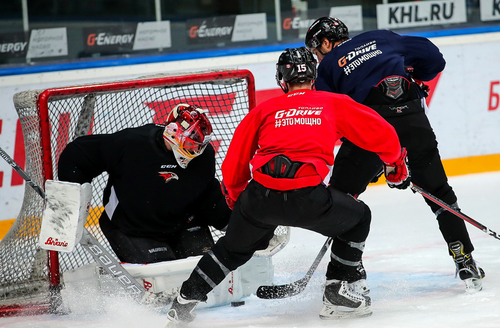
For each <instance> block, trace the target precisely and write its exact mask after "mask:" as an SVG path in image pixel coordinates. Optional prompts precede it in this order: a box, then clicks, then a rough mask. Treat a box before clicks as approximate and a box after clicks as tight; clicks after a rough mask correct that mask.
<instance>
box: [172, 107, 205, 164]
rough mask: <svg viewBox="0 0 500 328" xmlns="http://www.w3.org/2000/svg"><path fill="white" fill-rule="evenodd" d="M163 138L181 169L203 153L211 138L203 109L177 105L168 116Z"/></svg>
mask: <svg viewBox="0 0 500 328" xmlns="http://www.w3.org/2000/svg"><path fill="white" fill-rule="evenodd" d="M165 124H166V126H165V130H164V132H163V138H164V139H165V140H166V141H167V142H168V143H169V144H170V145H171V146H172V151H173V152H174V156H175V159H176V160H177V163H179V165H180V166H181V167H182V168H186V167H187V165H188V164H189V162H190V161H191V160H192V159H193V158H195V157H196V156H199V155H201V154H202V153H203V151H204V150H205V148H206V147H207V145H208V143H209V142H210V140H211V138H212V124H211V123H210V121H209V120H208V118H207V115H206V114H205V112H204V111H203V109H201V108H198V107H195V106H192V105H189V104H179V105H177V106H175V107H174V109H173V110H172V111H171V112H170V113H169V114H168V117H167V120H166V122H165Z"/></svg>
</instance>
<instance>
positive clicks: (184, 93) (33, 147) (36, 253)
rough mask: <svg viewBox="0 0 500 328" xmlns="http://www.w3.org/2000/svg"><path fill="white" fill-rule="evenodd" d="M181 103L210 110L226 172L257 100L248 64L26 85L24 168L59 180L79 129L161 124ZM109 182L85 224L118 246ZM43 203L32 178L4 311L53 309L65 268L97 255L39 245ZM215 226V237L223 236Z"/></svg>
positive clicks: (2, 298) (1, 263)
mask: <svg viewBox="0 0 500 328" xmlns="http://www.w3.org/2000/svg"><path fill="white" fill-rule="evenodd" d="M178 103H190V104H195V105H197V106H199V107H201V108H203V109H205V110H207V111H208V116H209V119H210V121H211V123H212V125H213V130H214V137H213V139H212V145H213V146H214V148H215V150H216V168H217V170H216V174H217V177H218V178H219V180H221V179H222V176H221V172H220V167H221V164H222V161H223V159H224V157H225V154H226V152H227V149H228V146H229V143H230V141H231V138H232V135H233V133H234V129H235V128H236V127H237V125H238V124H239V122H240V121H241V120H242V119H243V117H244V116H245V115H246V114H247V113H248V111H249V110H251V109H252V108H253V107H255V105H256V98H255V81H254V77H253V75H252V73H251V72H250V71H248V70H238V69H225V70H211V71H202V72H187V73H175V74H158V75H152V76H145V77H140V78H135V79H130V80H123V81H115V82H107V83H97V84H88V85H78V86H69V87H61V88H51V89H46V90H28V91H23V92H19V93H17V94H15V95H14V105H15V108H16V111H17V113H18V116H19V119H20V122H21V126H22V131H23V137H24V145H25V152H26V165H25V171H26V172H27V174H28V175H29V176H30V177H31V179H32V180H33V182H35V183H36V184H38V185H39V186H42V188H43V187H44V186H45V181H46V180H49V179H50V180H57V178H58V168H57V162H58V159H59V156H60V154H61V152H62V151H63V150H64V148H65V147H66V145H67V144H68V143H69V142H71V141H72V140H73V139H74V138H75V137H77V136H79V135H82V134H103V133H113V132H116V131H119V130H122V129H125V128H129V127H136V126H141V125H144V124H147V123H158V124H162V123H164V121H165V119H166V117H167V114H168V113H169V112H170V110H171V109H172V108H173V107H174V106H175V105H176V104H178ZM82 122H84V123H83V124H82ZM85 122H86V123H85ZM82 126H83V130H82ZM106 183H107V174H106V173H103V174H101V175H100V176H98V177H97V178H95V179H93V181H92V189H93V196H92V202H91V209H90V214H89V216H88V218H87V222H86V227H87V229H88V231H89V232H90V233H91V234H92V235H94V237H95V238H96V239H97V240H98V241H99V243H100V244H102V245H103V247H105V248H107V249H109V250H110V251H111V248H110V246H109V244H108V242H107V240H106V239H105V238H104V235H103V234H102V232H101V231H100V228H99V224H98V220H99V216H100V214H101V212H102V210H103V204H102V192H103V190H104V188H105V186H106ZM43 209H44V201H43V200H42V199H41V197H40V196H39V195H38V194H37V193H36V192H35V191H34V190H32V189H31V187H30V186H28V185H26V186H25V192H24V199H23V203H22V206H21V209H20V212H19V215H18V217H17V219H16V221H15V222H14V224H13V226H12V227H11V229H10V230H9V232H8V233H7V235H6V236H5V237H4V239H2V240H1V241H0V267H1V268H2V269H1V270H0V317H1V316H5V315H10V314H17V313H50V312H52V311H53V310H54V304H53V303H52V300H53V298H54V297H53V296H54V295H53V294H54V293H56V292H57V291H58V290H59V289H60V288H61V280H60V275H61V274H62V275H64V272H66V271H69V270H74V269H76V268H79V267H82V266H84V265H87V264H89V263H92V262H93V259H92V257H91V256H90V255H89V254H88V253H86V252H85V250H84V249H83V248H82V247H81V245H77V247H76V248H75V250H74V251H73V252H71V253H57V252H55V251H45V250H42V249H41V248H40V247H39V246H38V238H39V234H40V226H41V220H42V214H43ZM213 233H214V238H215V239H218V238H219V237H220V235H217V234H216V233H217V232H216V231H213ZM111 253H112V254H114V253H113V252H112V251H111Z"/></svg>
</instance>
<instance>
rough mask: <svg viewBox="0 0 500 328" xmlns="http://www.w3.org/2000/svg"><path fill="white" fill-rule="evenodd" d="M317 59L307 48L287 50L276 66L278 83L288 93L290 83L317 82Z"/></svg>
mask: <svg viewBox="0 0 500 328" xmlns="http://www.w3.org/2000/svg"><path fill="white" fill-rule="evenodd" d="M316 73H317V72H316V59H315V58H314V55H313V54H312V53H311V52H310V51H309V50H308V49H306V48H305V47H300V48H293V49H290V48H287V49H285V51H283V52H282V53H281V55H280V57H279V59H278V63H277V64H276V82H277V83H278V85H279V86H280V87H281V89H282V90H283V91H284V92H285V93H287V92H288V90H289V88H288V85H287V84H288V83H304V82H306V81H314V80H316Z"/></svg>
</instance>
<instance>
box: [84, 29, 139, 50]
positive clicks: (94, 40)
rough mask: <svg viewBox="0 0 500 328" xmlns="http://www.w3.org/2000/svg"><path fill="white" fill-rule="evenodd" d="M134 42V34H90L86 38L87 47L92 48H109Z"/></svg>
mask: <svg viewBox="0 0 500 328" xmlns="http://www.w3.org/2000/svg"><path fill="white" fill-rule="evenodd" d="M133 41H134V34H133V33H131V34H117V35H115V34H108V33H104V32H103V33H98V34H96V33H91V34H89V35H88V36H87V45H88V46H90V47H93V46H109V45H115V44H120V45H123V44H131V43H132V42H133Z"/></svg>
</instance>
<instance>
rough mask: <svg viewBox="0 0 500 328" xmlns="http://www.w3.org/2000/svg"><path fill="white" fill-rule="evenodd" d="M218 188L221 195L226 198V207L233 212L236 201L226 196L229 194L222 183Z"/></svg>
mask: <svg viewBox="0 0 500 328" xmlns="http://www.w3.org/2000/svg"><path fill="white" fill-rule="evenodd" d="M220 186H221V189H222V193H223V194H224V197H226V204H227V206H228V207H229V209H230V210H233V208H234V204H235V203H236V201H235V200H234V199H232V198H231V197H229V195H228V194H229V193H228V192H227V189H226V186H225V185H224V181H222V182H221V184H220Z"/></svg>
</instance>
